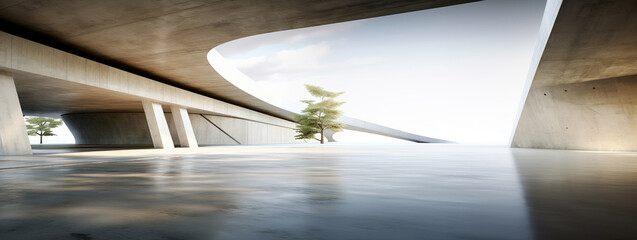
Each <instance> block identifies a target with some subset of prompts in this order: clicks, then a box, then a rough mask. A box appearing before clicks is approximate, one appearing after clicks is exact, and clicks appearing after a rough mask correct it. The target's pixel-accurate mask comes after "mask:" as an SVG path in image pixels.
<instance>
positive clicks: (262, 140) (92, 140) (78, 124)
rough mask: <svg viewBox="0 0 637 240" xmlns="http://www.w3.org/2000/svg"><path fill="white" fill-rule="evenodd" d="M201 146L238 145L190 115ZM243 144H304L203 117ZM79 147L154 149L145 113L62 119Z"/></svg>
mask: <svg viewBox="0 0 637 240" xmlns="http://www.w3.org/2000/svg"><path fill="white" fill-rule="evenodd" d="M188 116H189V117H190V121H191V124H192V127H193V131H194V134H195V138H196V140H197V143H198V144H199V145H235V144H237V143H236V142H235V141H234V140H233V139H232V138H230V137H228V136H227V135H226V134H225V133H223V132H222V131H220V130H219V129H218V128H216V127H215V126H214V125H212V124H211V123H209V122H208V121H207V120H206V119H204V118H203V117H202V116H200V115H199V114H188ZM204 116H206V118H208V119H209V120H211V121H212V122H213V123H215V124H216V125H217V126H219V127H220V128H221V129H223V130H224V131H226V133H228V134H229V135H230V136H232V137H233V138H235V139H236V140H238V141H239V143H240V144H275V143H295V142H304V141H302V140H295V139H294V136H295V135H296V132H295V131H294V129H292V128H284V127H280V126H276V125H270V124H266V123H261V122H255V121H250V120H245V119H238V118H231V117H224V116H213V115H204ZM165 118H166V119H167V120H168V121H167V122H168V128H169V129H170V135H171V137H172V141H173V142H174V144H175V145H177V146H181V143H180V141H179V138H178V133H177V130H176V128H175V123H174V121H172V119H173V117H172V114H171V113H165ZM62 119H63V120H64V122H65V123H66V125H67V126H68V127H69V129H70V130H71V132H72V133H73V136H74V137H75V142H76V144H88V145H153V143H152V139H151V135H150V132H149V128H148V124H147V123H146V118H145V116H144V113H77V114H65V115H62Z"/></svg>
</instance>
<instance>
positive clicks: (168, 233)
mask: <svg viewBox="0 0 637 240" xmlns="http://www.w3.org/2000/svg"><path fill="white" fill-rule="evenodd" d="M180 151H181V152H180ZM23 158H26V157H6V156H5V157H0V169H2V170H0V181H1V182H2V183H3V184H2V185H0V191H1V192H2V193H3V194H1V195H0V209H1V210H2V211H0V238H1V239H7V240H13V239H96V240H97V239H194V240H196V239H405V240H409V239H631V238H634V236H637V229H635V228H634V226H635V224H637V219H636V218H635V217H634V216H635V215H637V205H635V204H634V203H635V201H636V200H637V179H635V177H634V176H635V174H637V161H635V160H636V159H637V155H635V154H634V153H610V152H578V151H555V150H534V149H508V148H483V147H467V146H461V145H422V144H408V145H383V146H380V145H371V146H370V145H368V146H362V145H338V144H327V145H298V144H296V145H288V146H282V145H278V146H231V147H200V148H198V149H194V150H193V149H176V150H175V151H173V152H172V154H170V153H168V152H165V151H163V150H156V149H148V150H128V151H107V152H88V153H67V154H51V155H41V156H31V157H28V158H29V159H30V161H24V159H23ZM34 163H40V164H41V165H45V164H46V165H47V166H39V167H38V164H34ZM56 163H57V165H56ZM20 164H22V165H24V167H22V168H16V167H19V166H20ZM7 166H9V167H12V168H7Z"/></svg>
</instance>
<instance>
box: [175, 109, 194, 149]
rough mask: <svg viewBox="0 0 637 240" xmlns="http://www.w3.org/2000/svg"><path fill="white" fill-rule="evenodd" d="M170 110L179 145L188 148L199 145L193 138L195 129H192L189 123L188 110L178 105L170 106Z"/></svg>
mask: <svg viewBox="0 0 637 240" xmlns="http://www.w3.org/2000/svg"><path fill="white" fill-rule="evenodd" d="M170 112H172V115H173V120H174V121H175V129H176V130H177V136H178V137H179V143H180V145H181V146H182V147H189V148H196V147H198V146H199V145H198V144H197V139H196V138H195V131H193V130H192V123H190V117H189V116H188V111H187V110H186V109H185V108H181V107H179V106H170Z"/></svg>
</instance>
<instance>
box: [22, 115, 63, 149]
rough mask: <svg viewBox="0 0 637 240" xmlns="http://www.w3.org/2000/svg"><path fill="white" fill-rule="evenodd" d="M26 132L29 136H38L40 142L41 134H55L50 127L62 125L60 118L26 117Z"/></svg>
mask: <svg viewBox="0 0 637 240" xmlns="http://www.w3.org/2000/svg"><path fill="white" fill-rule="evenodd" d="M26 122H27V133H28V134H29V136H40V144H42V137H43V136H55V134H53V131H51V130H52V129H54V128H56V127H59V126H60V125H62V120H58V119H55V118H46V117H27V119H26Z"/></svg>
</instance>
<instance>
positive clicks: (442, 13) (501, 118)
mask: <svg viewBox="0 0 637 240" xmlns="http://www.w3.org/2000/svg"><path fill="white" fill-rule="evenodd" d="M545 5H546V1H544V0H539V1H534V0H530V1H507V0H490V1H482V2H476V3H469V4H463V5H457V6H451V7H444V8H437V9H431V10H424V11H417V12H410V13H404V14H397V15H391V16H385V17H379V18H372V19H365V20H359V21H352V22H345V23H338V24H331V25H324V26H318V27H312V28H304V29H296V30H289V31H283V32H275V33H268V34H263V35H257V36H252V37H248V38H244V39H239V40H235V41H232V42H229V43H226V44H223V45H221V46H219V47H217V48H215V49H216V50H217V51H218V52H219V53H220V54H221V55H223V56H224V57H225V58H226V60H228V61H229V62H230V63H231V64H232V65H234V66H235V67H236V68H237V69H238V70H239V71H241V72H243V73H244V74H245V75H247V76H248V77H250V78H252V79H253V80H254V81H257V82H258V83H259V84H260V85H261V86H262V87H264V88H266V89H268V90H269V91H270V92H273V93H275V94H276V95H279V96H283V97H284V98H285V103H284V104H283V105H284V106H282V107H284V108H286V109H289V110H293V111H298V110H300V109H302V107H303V105H302V104H300V103H299V102H298V101H299V100H302V99H310V98H311V97H310V96H309V94H307V93H306V91H305V89H304V87H303V85H304V84H313V85H319V86H322V87H324V88H326V89H328V90H332V91H345V92H346V94H345V95H343V96H342V97H340V99H341V100H344V101H346V102H347V104H345V105H343V107H342V110H343V111H344V112H345V114H346V115H347V116H350V117H354V118H359V119H362V120H365V121H370V122H374V123H377V124H381V125H384V126H388V127H392V128H396V129H399V130H403V131H407V132H411V133H414V134H419V135H423V136H427V137H434V138H440V139H445V140H450V141H454V142H458V143H469V144H492V145H505V144H508V142H509V138H510V136H511V131H512V129H513V124H514V120H515V117H516V113H517V109H518V108H519V107H520V99H521V94H522V92H523V86H524V83H525V81H526V76H527V73H528V71H529V67H530V63H531V58H532V56H533V50H534V46H535V43H536V39H537V35H538V31H539V26H540V22H541V18H542V14H543V10H544V7H545ZM336 137H337V139H338V140H342V139H343V136H339V135H338V134H337V136H336ZM345 138H346V139H347V140H351V141H356V140H357V139H358V140H363V139H366V138H367V137H358V138H356V137H354V138H348V137H345ZM383 140H386V139H383Z"/></svg>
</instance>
